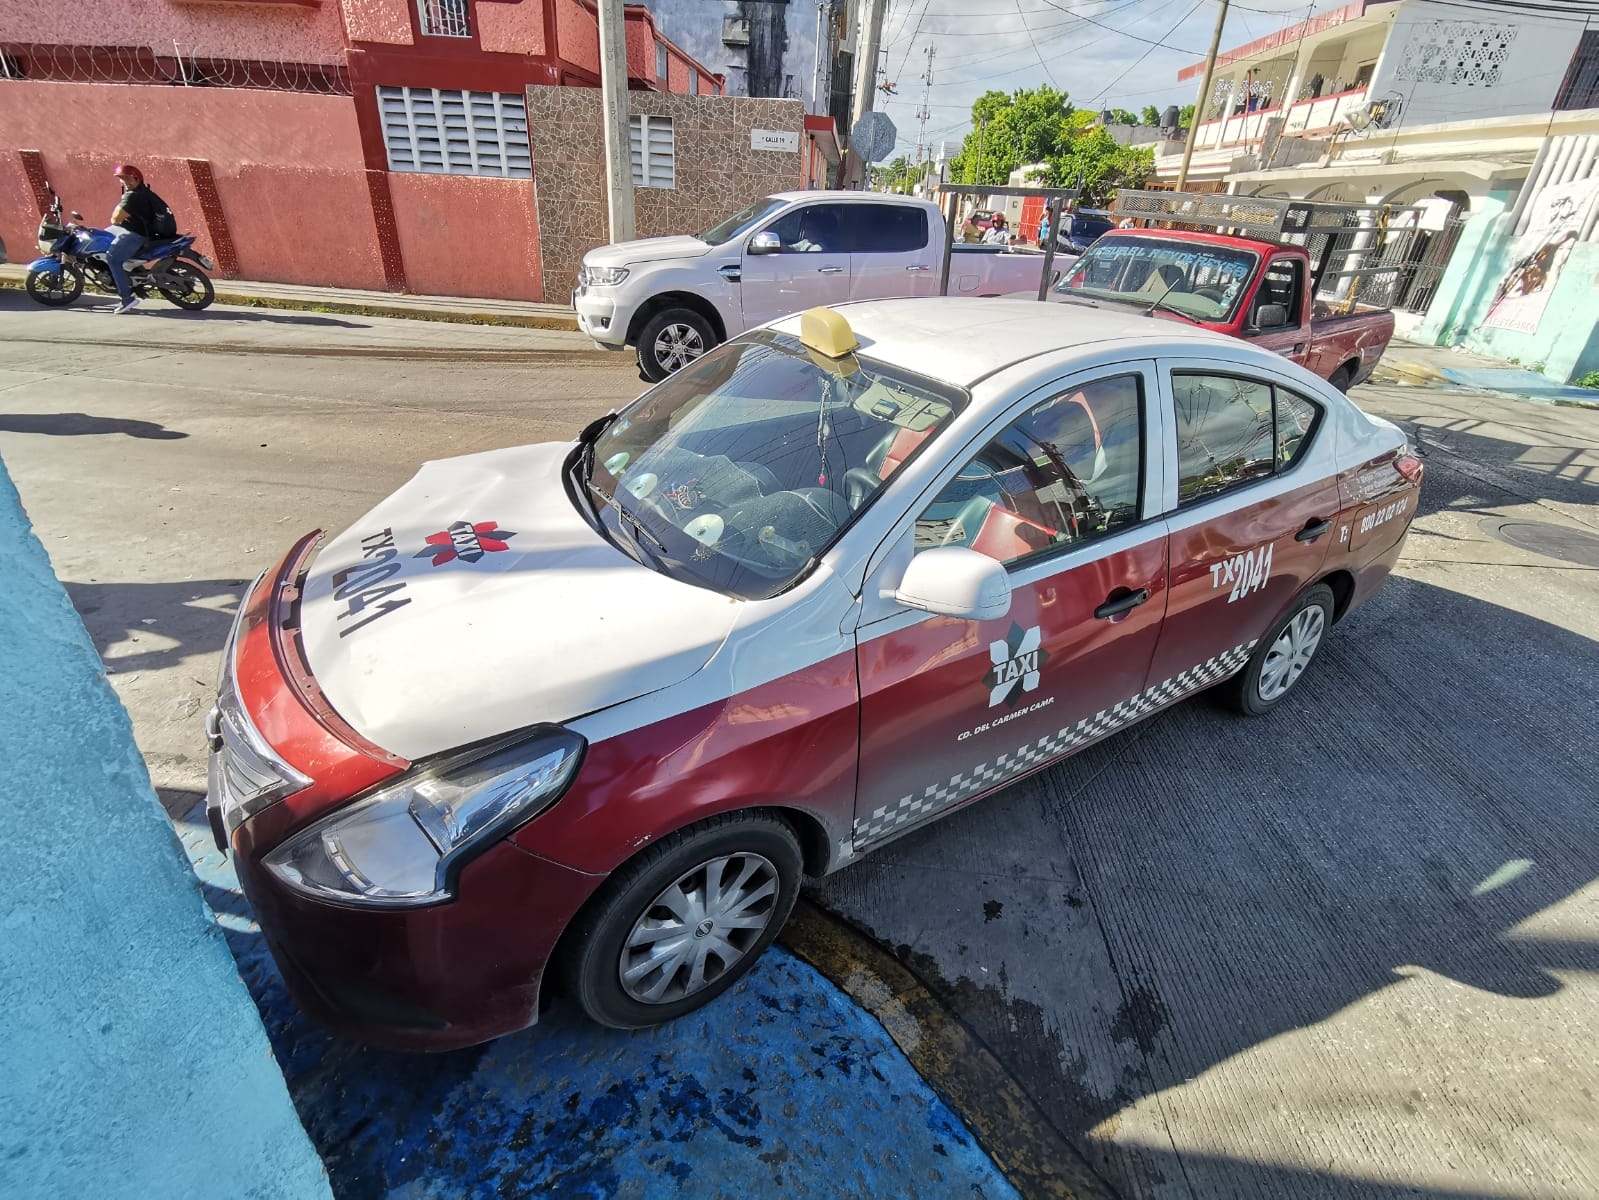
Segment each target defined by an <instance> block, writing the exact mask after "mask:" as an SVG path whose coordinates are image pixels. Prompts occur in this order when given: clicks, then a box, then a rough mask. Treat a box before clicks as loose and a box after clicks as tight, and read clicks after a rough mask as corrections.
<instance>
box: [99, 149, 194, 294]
mask: <svg viewBox="0 0 1599 1200" xmlns="http://www.w3.org/2000/svg"><path fill="white" fill-rule="evenodd" d="M111 174H113V175H114V176H116V178H117V179H118V180H119V181H120V182H121V184H122V198H121V199H120V200H118V201H117V207H116V210H115V211H114V212H113V213H112V214H111V226H110V232H111V234H112V235H113V236H112V240H111V249H109V250H107V251H106V256H105V258H106V266H107V267H109V268H110V269H111V280H112V282H113V283H115V284H116V285H117V296H118V297H119V298H120V299H121V301H122V303H121V304H119V305H117V307H116V308H114V309H112V310H111V311H112V312H114V313H126V312H132V311H133V310H134V309H136V308H138V307H139V298H138V297H137V296H135V295H134V294H133V288H132V286H131V285H130V284H129V283H128V269H127V264H128V260H129V259H132V258H136V257H138V254H139V252H140V251H141V250H143V249H144V248H145V246H146V245H147V244H149V243H150V242H151V241H154V240H156V239H158V238H163V237H172V236H174V235H175V234H176V233H177V229H178V226H177V222H176V220H175V219H174V218H173V216H172V209H171V208H169V207H168V206H167V202H166V201H165V200H163V199H161V197H160V196H158V195H156V194H155V192H153V191H152V190H151V189H150V185H149V184H147V183H145V181H144V174H143V172H141V171H140V170H139V168H138V167H135V166H133V165H132V164H130V163H122V164H121V165H120V166H118V167H117V168H116V169H115V170H114V171H112V172H111Z"/></svg>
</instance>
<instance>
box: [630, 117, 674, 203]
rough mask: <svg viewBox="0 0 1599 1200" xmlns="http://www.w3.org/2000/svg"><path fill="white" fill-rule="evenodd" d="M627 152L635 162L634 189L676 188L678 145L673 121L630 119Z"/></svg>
mask: <svg viewBox="0 0 1599 1200" xmlns="http://www.w3.org/2000/svg"><path fill="white" fill-rule="evenodd" d="M627 124H628V130H627V132H628V139H627V140H628V148H629V149H630V150H631V151H632V158H633V186H634V187H652V188H670V187H676V186H677V144H676V141H675V139H674V137H673V133H672V118H671V117H652V116H642V115H638V114H635V115H633V116H631V117H629V118H628V119H627Z"/></svg>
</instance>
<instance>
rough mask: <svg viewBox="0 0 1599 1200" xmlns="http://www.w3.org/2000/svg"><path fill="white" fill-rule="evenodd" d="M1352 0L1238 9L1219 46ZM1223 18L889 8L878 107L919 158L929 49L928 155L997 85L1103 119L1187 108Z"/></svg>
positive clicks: (1159, 7) (1104, 4) (1210, 7)
mask: <svg viewBox="0 0 1599 1200" xmlns="http://www.w3.org/2000/svg"><path fill="white" fill-rule="evenodd" d="M1346 2H1347V0H1242V2H1239V0H1235V2H1234V3H1233V4H1232V6H1231V8H1230V9H1229V11H1228V14H1227V26H1226V28H1225V30H1224V31H1223V33H1222V39H1221V48H1222V50H1224V51H1225V50H1227V49H1229V48H1231V47H1234V46H1240V45H1243V44H1244V43H1245V42H1251V41H1254V40H1255V39H1256V38H1258V37H1265V36H1266V35H1267V34H1268V33H1271V32H1273V31H1275V30H1278V29H1281V28H1283V27H1285V26H1288V25H1293V24H1295V23H1297V22H1299V21H1301V20H1303V19H1304V18H1305V16H1306V15H1307V14H1315V13H1321V12H1325V11H1327V10H1328V9H1332V8H1338V7H1340V6H1341V5H1342V4H1344V3H1346ZM1246 6H1247V7H1246ZM1216 9H1217V0H889V2H888V13H887V16H886V17H885V18H884V21H883V42H882V44H883V48H884V50H885V51H886V54H885V56H884V61H886V64H887V66H886V71H887V76H886V77H887V79H888V80H890V81H892V82H894V83H895V85H896V91H897V93H898V94H897V95H895V96H891V97H886V98H885V97H884V96H883V95H882V93H881V92H880V93H878V98H877V104H876V107H877V108H878V109H879V110H880V111H882V112H886V113H888V115H889V116H890V117H891V118H892V119H893V121H894V125H895V127H896V129H897V130H898V131H899V143H898V145H897V146H896V147H895V154H905V155H908V156H909V157H911V158H912V159H913V160H914V158H915V153H916V133H917V124H918V122H917V119H916V110H917V107H918V106H919V104H920V103H921V98H922V93H923V90H924V88H925V85H924V84H923V82H922V74H923V72H924V71H925V70H926V68H927V48H928V47H929V46H932V47H934V49H935V54H934V58H933V89H932V97H931V100H930V102H929V104H928V111H929V114H930V115H929V117H928V122H927V141H928V144H929V146H930V147H931V149H930V150H929V152H928V156H929V157H931V156H932V153H933V151H934V150H936V147H937V145H938V143H939V142H940V141H946V142H949V143H951V149H952V150H953V149H954V148H955V147H956V146H958V145H959V143H960V140H961V139H962V138H963V137H964V136H965V134H966V132H967V131H968V130H969V129H970V128H971V107H972V101H973V100H975V99H977V97H978V96H980V95H982V94H983V93H984V92H985V91H987V90H989V89H990V88H995V89H998V90H1000V91H1006V92H1009V91H1014V90H1015V89H1017V88H1033V87H1038V86H1039V85H1040V84H1049V85H1051V86H1053V87H1056V88H1059V89H1062V90H1064V91H1065V92H1067V93H1068V95H1069V96H1070V97H1071V102H1072V104H1073V105H1074V106H1076V107H1078V108H1089V109H1095V110H1097V109H1102V108H1127V109H1131V110H1132V111H1134V112H1139V111H1141V110H1142V109H1143V108H1144V106H1145V105H1147V104H1153V105H1154V106H1155V107H1156V108H1164V107H1165V106H1166V105H1168V104H1177V105H1183V104H1190V103H1192V102H1193V100H1194V97H1195V95H1196V94H1197V92H1198V82H1197V81H1195V80H1190V81H1188V82H1187V83H1178V82H1177V72H1178V71H1180V70H1182V69H1183V68H1184V67H1186V66H1188V65H1189V64H1190V63H1194V62H1198V61H1200V60H1202V59H1203V58H1204V57H1205V51H1206V49H1207V48H1208V47H1209V45H1210V36H1211V32H1212V31H1213V30H1214V28H1215V24H1216ZM1152 43H1160V44H1152Z"/></svg>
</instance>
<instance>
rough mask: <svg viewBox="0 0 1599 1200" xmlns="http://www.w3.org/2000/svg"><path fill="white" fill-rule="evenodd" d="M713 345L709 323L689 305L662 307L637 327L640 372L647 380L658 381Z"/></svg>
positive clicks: (713, 334) (713, 335)
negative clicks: (688, 306) (661, 309)
mask: <svg viewBox="0 0 1599 1200" xmlns="http://www.w3.org/2000/svg"><path fill="white" fill-rule="evenodd" d="M714 345H716V334H715V333H714V332H713V331H712V329H711V323H710V322H709V321H707V320H706V319H705V318H704V317H702V316H700V315H699V313H697V312H695V311H694V310H693V309H690V308H668V309H664V310H663V311H661V312H658V313H656V314H655V315H654V316H653V317H651V318H650V319H649V320H648V321H646V322H645V323H644V328H643V329H641V330H639V335H638V369H639V374H641V375H643V376H644V378H645V379H646V380H647V381H649V382H650V383H659V382H660V381H661V380H663V379H665V378H666V377H667V376H668V375H670V374H671V373H672V372H673V371H676V370H679V369H680V368H682V367H686V366H688V364H689V363H691V362H693V361H694V360H695V359H696V358H698V357H699V356H700V355H702V354H704V353H705V352H706V351H707V350H709V349H710V348H711V347H712V346H714Z"/></svg>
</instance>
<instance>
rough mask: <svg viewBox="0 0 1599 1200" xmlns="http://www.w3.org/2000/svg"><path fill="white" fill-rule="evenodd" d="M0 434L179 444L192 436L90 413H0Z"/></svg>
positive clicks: (130, 420) (140, 422)
mask: <svg viewBox="0 0 1599 1200" xmlns="http://www.w3.org/2000/svg"><path fill="white" fill-rule="evenodd" d="M0 433H38V434H44V435H46V436H48V437H83V436H86V435H93V434H114V433H121V434H125V435H126V436H128V437H132V438H149V439H152V440H155V441H176V440H178V439H179V438H186V437H188V436H189V435H188V434H186V433H184V432H183V431H182V430H178V429H168V428H167V427H166V426H165V425H161V424H158V423H157V422H155V421H137V420H133V419H132V418H128V417H95V416H90V415H89V414H88V413H81V412H71V413H0Z"/></svg>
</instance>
